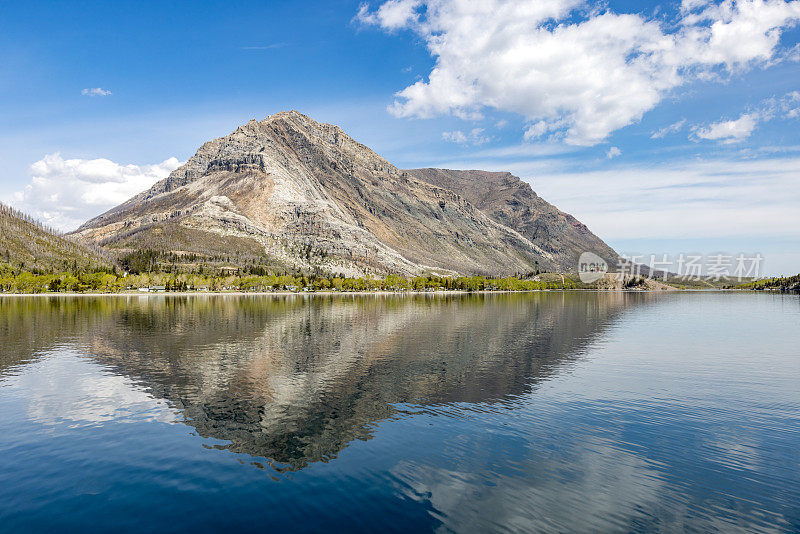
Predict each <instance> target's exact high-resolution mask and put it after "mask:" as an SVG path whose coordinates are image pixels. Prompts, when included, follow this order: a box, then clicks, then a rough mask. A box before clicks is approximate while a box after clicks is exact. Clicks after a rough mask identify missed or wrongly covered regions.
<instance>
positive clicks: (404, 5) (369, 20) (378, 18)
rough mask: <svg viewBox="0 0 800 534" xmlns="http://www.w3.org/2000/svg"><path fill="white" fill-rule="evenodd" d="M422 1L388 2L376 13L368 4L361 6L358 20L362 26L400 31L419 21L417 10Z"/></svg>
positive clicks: (391, 0)
mask: <svg viewBox="0 0 800 534" xmlns="http://www.w3.org/2000/svg"><path fill="white" fill-rule="evenodd" d="M421 4H422V1H421V0H388V1H387V2H384V3H383V4H382V5H381V6H380V7H379V8H378V9H377V10H376V11H375V12H370V10H369V6H368V5H367V4H361V6H359V9H358V14H357V15H356V20H358V21H359V22H361V23H362V24H374V25H377V26H380V27H382V28H384V29H387V30H398V29H400V28H404V27H407V26H408V25H410V24H412V23H416V22H417V21H418V20H419V15H418V14H417V8H419V7H420V5H421Z"/></svg>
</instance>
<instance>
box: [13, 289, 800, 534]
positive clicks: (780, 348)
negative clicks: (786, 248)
mask: <svg viewBox="0 0 800 534" xmlns="http://www.w3.org/2000/svg"><path fill="white" fill-rule="evenodd" d="M219 529H230V530H241V531H282V530H292V531H300V532H330V531H339V530H349V531H394V532H410V531H413V532H419V531H434V530H436V531H445V532H447V531H455V532H530V531H579V532H590V531H604V532H631V531H634V532H651V531H676V530H680V531H687V530H688V531H703V532H707V531H719V532H735V531H743V532H798V531H800V299H799V298H798V296H797V295H784V294H764V293H732V292H718V293H715V292H708V293H692V292H675V293H672V292H671V293H663V294H657V293H635V292H633V293H593V292H552V293H547V292H545V293H528V294H485V295H446V296H442V295H417V296H387V295H367V296H356V295H338V296H323V295H314V296H311V295H305V296H304V295H297V296H283V297H279V296H212V295H205V296H196V297H170V296H165V295H143V296H109V297H8V298H0V530H2V531H7V532H19V531H25V532H31V531H33V532H45V531H98V530H114V531H119V532H133V531H142V530H144V531H161V532H183V531H193V532H197V531H213V530H219Z"/></svg>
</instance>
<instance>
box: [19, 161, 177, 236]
mask: <svg viewBox="0 0 800 534" xmlns="http://www.w3.org/2000/svg"><path fill="white" fill-rule="evenodd" d="M180 165H181V163H180V162H179V161H178V160H177V158H169V159H167V160H164V161H162V162H161V163H157V164H154V165H120V164H119V163H115V162H113V161H111V160H108V159H64V158H62V157H61V154H58V153H55V154H49V155H46V156H45V157H44V158H42V159H40V160H39V161H37V162H36V163H34V164H33V165H31V167H30V170H29V174H30V175H31V181H30V183H29V184H28V185H27V186H26V187H25V189H23V190H22V191H19V192H17V193H15V194H14V196H13V197H12V200H11V203H12V204H13V205H14V206H15V207H16V208H18V209H20V210H22V211H24V212H26V213H28V214H30V215H32V216H34V217H36V218H37V219H40V220H42V221H43V222H45V223H47V224H48V225H50V226H53V227H55V228H58V229H60V230H65V231H67V230H74V229H75V228H77V227H78V226H80V225H81V224H82V223H83V222H85V221H86V220H88V219H90V218H91V217H94V216H96V215H99V214H100V213H102V212H104V211H106V210H108V209H110V208H112V207H114V206H116V205H117V204H120V203H122V202H124V201H126V200H128V199H129V198H130V197H132V196H134V195H136V194H137V193H140V192H142V191H144V190H145V189H147V188H148V187H150V186H152V185H153V184H154V183H156V182H157V181H158V180H161V179H163V178H166V177H167V176H168V175H169V173H170V172H172V171H173V170H174V169H176V168H177V167H179V166H180Z"/></svg>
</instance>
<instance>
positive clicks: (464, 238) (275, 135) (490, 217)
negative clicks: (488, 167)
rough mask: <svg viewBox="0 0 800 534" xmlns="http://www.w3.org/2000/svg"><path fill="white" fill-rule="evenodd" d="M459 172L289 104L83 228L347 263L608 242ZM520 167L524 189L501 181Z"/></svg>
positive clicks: (306, 264)
mask: <svg viewBox="0 0 800 534" xmlns="http://www.w3.org/2000/svg"><path fill="white" fill-rule="evenodd" d="M463 176H464V178H463V179H462V178H461V177H462V174H459V173H458V172H456V171H431V170H428V169H426V170H419V171H403V170H400V169H398V168H396V167H395V166H394V165H392V164H390V163H389V162H388V161H386V160H385V159H383V158H381V157H380V156H378V155H377V154H375V153H374V152H373V151H372V150H370V149H369V148H367V147H366V146H364V145H362V144H360V143H358V142H356V141H354V140H353V139H351V138H350V137H349V136H347V135H346V134H345V133H344V132H343V131H342V130H341V129H340V128H339V127H337V126H334V125H330V124H320V123H317V122H315V121H314V120H312V119H310V118H309V117H306V116H305V115H302V114H300V113H298V112H296V111H290V112H281V113H277V114H275V115H272V116H270V117H267V118H266V119H264V120H263V121H260V122H259V121H256V120H251V121H250V122H248V123H247V124H245V125H243V126H240V127H239V128H237V129H236V131H235V132H233V133H232V134H230V135H228V136H226V137H221V138H219V139H215V140H213V141H210V142H208V143H205V144H204V145H203V146H202V147H200V149H199V150H198V151H197V153H196V154H195V155H194V156H193V157H192V158H190V159H189V161H187V162H186V164H184V165H183V166H181V167H180V168H178V169H176V170H175V171H173V172H172V173H171V174H170V175H169V176H168V177H167V178H166V179H164V180H162V181H160V182H158V183H157V184H155V185H154V186H153V187H152V188H150V189H149V190H147V191H145V192H143V193H141V194H139V195H137V196H135V197H134V198H132V199H130V200H128V201H127V202H125V203H124V204H122V205H120V206H118V207H116V208H113V209H112V210H110V211H108V212H106V213H104V214H102V215H100V216H99V217H96V218H94V219H92V220H90V221H88V222H87V223H85V224H84V225H83V226H81V227H80V228H79V229H78V230H77V231H76V232H75V234H76V236H77V237H78V238H79V239H81V240H82V241H83V242H87V243H95V244H99V245H102V246H104V247H107V248H108V249H110V250H112V251H114V252H115V253H116V254H119V255H121V254H124V253H126V252H127V251H131V250H142V249H154V250H161V251H169V252H176V253H178V254H183V255H186V254H192V255H200V256H203V255H204V256H206V257H215V258H228V259H229V260H233V261H237V262H239V263H241V262H243V261H244V262H256V261H268V262H270V263H271V264H273V265H281V266H284V267H285V268H291V269H303V270H320V271H327V272H333V273H342V274H345V275H360V274H362V273H364V272H367V271H371V272H377V273H390V272H394V273H399V274H404V275H414V274H419V273H424V272H428V273H439V274H451V273H465V274H506V275H507V274H513V273H515V272H530V271H533V270H535V269H536V267H537V266H538V267H540V268H542V269H547V270H551V271H567V270H575V268H576V265H577V256H578V255H579V254H580V252H582V251H583V249H581V248H580V247H581V246H582V245H583V244H587V243H588V244H593V245H597V246H599V247H601V249H602V250H601V252H604V253H606V254H613V251H611V249H610V248H608V247H607V246H606V245H605V244H604V243H602V241H600V240H599V239H597V238H596V237H594V236H593V235H592V234H591V233H589V232H588V230H585V227H583V226H582V225H581V224H580V223H578V222H577V221H576V220H574V219H573V218H571V217H570V216H568V215H565V214H562V213H561V212H558V210H555V208H553V207H552V206H550V205H549V204H546V203H544V202H543V201H541V202H539V200H540V199H538V197H536V196H535V194H533V192H532V191H530V188H529V187H528V191H527V192H526V191H525V187H524V184H522V182H521V181H519V180H518V179H515V178H514V179H513V180H512V179H511V178H507V179H506V178H503V179H499V180H489V181H487V183H486V184H480V183H479V177H480V173H477V174H476V173H475V172H473V173H472V174H464V175H463ZM467 176H469V178H467ZM508 176H509V177H510V175H508ZM512 178H513V177H512ZM514 180H516V182H518V184H517V189H518V190H517V191H513V189H514V187H513V186H509V185H504V184H506V182H512V181H514ZM467 181H468V182H469V183H470V184H471V185H470V186H469V187H466V188H464V187H462V186H463V183H466V182H467ZM462 182H463V183H462ZM503 188H507V189H508V191H506V190H505V189H503ZM462 189H466V190H462ZM495 191H496V192H497V194H494V192H495ZM531 194H533V196H532V198H533V200H531V199H530V198H523V197H525V195H528V196H530V195H531ZM515 195H516V196H515ZM517 196H519V197H520V199H521V200H520V199H517ZM515 203H517V204H515ZM526 217H528V218H530V220H529V219H528V218H526ZM565 231H566V232H567V233H566V235H565V236H563V237H559V236H560V234H563V233H564V232H565ZM587 236H590V237H591V239H589V237H587ZM265 258H266V260H265ZM537 262H538V263H537Z"/></svg>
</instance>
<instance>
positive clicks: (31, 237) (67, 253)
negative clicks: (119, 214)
mask: <svg viewBox="0 0 800 534" xmlns="http://www.w3.org/2000/svg"><path fill="white" fill-rule="evenodd" d="M0 263H7V264H10V265H12V266H13V267H22V268H25V269H41V270H61V269H72V268H74V267H75V266H76V265H77V266H78V267H79V268H81V269H85V268H94V267H103V266H108V265H109V264H110V262H109V261H107V260H106V259H104V258H102V257H101V256H100V255H99V254H97V253H95V252H94V251H92V250H89V249H88V248H86V247H84V246H82V245H79V244H78V243H73V242H72V241H70V240H68V239H65V238H63V237H61V236H59V235H56V234H55V233H53V232H52V231H51V230H48V229H47V228H45V227H43V226H42V225H41V224H39V223H37V222H36V221H34V220H33V219H30V218H28V217H26V216H25V215H24V214H22V213H21V212H18V211H16V210H14V209H12V208H10V207H8V206H5V205H3V204H0Z"/></svg>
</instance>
